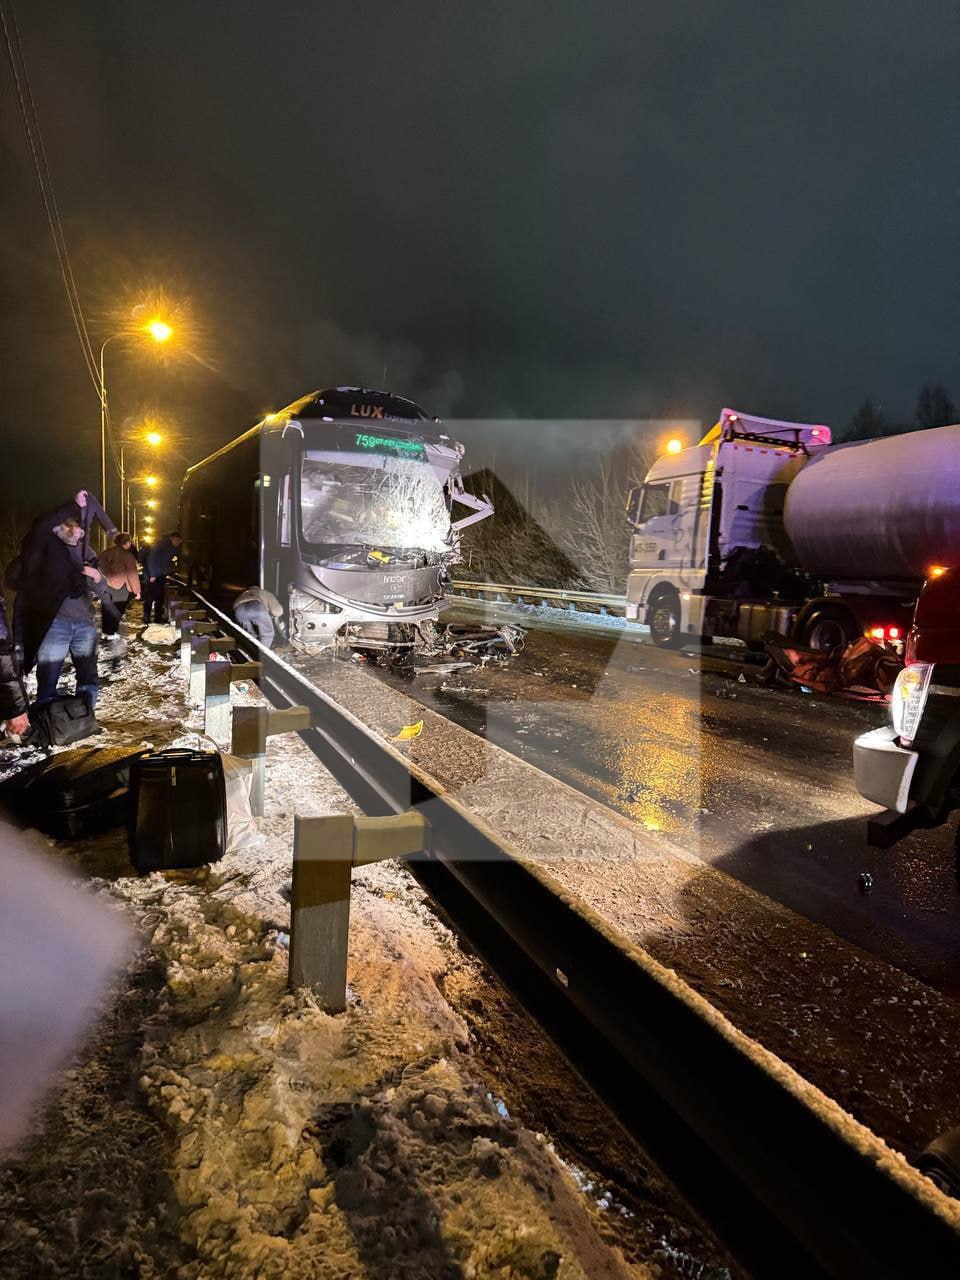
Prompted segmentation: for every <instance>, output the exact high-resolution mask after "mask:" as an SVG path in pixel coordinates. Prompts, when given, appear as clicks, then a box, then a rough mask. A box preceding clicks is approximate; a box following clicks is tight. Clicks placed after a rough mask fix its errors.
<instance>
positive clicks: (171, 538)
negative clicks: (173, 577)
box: [143, 529, 183, 622]
mask: <svg viewBox="0 0 960 1280" xmlns="http://www.w3.org/2000/svg"><path fill="white" fill-rule="evenodd" d="M182 542H183V539H182V538H181V537H180V534H179V532H178V531H177V530H176V529H174V531H173V532H172V533H168V534H167V536H166V537H165V538H161V540H160V541H159V542H157V543H154V545H153V546H151V547H148V548H147V550H146V553H145V554H144V557H143V576H144V579H145V581H144V587H143V620H144V622H162V621H163V600H164V591H165V590H166V586H167V574H168V573H169V572H170V571H171V569H172V568H173V562H174V560H176V559H177V555H178V553H179V550H180V546H181V544H182Z"/></svg>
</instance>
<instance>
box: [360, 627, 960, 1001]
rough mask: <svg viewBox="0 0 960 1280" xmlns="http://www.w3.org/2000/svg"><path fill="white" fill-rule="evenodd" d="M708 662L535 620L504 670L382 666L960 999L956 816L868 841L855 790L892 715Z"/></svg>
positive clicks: (539, 762)
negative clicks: (750, 679) (854, 758)
mask: <svg viewBox="0 0 960 1280" xmlns="http://www.w3.org/2000/svg"><path fill="white" fill-rule="evenodd" d="M469 616H470V619H471V620H475V619H476V618H477V617H478V614H477V612H476V611H471V612H470V615H469ZM487 616H488V618H490V617H493V616H495V615H493V614H492V613H490V612H488V613H487ZM455 617H456V615H455V614H447V615H446V618H447V619H449V620H453V619H454V618H455ZM512 620H513V621H516V619H515V618H514V619H512ZM707 665H709V663H706V662H705V663H703V664H702V665H701V660H700V659H699V657H697V656H695V655H694V654H692V653H687V654H684V653H669V652H664V651H661V650H658V649H656V648H654V647H653V646H652V645H650V644H648V643H643V644H639V643H637V642H636V641H635V640H628V639H625V638H623V637H622V636H617V635H615V634H610V633H600V634H598V633H597V632H595V631H588V630H586V629H585V628H577V629H576V630H568V629H566V628H556V627H554V629H549V627H544V628H541V627H540V626H537V627H536V628H531V629H530V630H529V631H528V633H527V640H526V647H525V649H524V651H523V653H522V654H520V655H519V656H518V657H515V658H512V659H511V660H510V661H509V662H508V663H504V664H503V665H489V666H487V667H485V668H472V669H470V670H467V671H455V672H451V673H447V674H437V673H426V674H420V675H417V676H414V677H412V678H411V677H404V676H401V675H397V674H394V673H390V672H386V671H380V672H379V674H380V676H381V678H383V679H384V680H386V681H387V682H388V683H390V684H391V685H394V686H395V687H397V688H401V689H403V690H404V691H405V692H406V693H408V694H410V695H411V696H413V697H415V698H417V699H418V700H420V701H421V702H423V703H425V704H426V705H428V706H430V707H432V708H433V709H434V710H436V711H438V712H439V713H440V714H442V715H445V716H447V717H448V718H449V719H451V720H454V721H456V722H457V723H458V724H460V725H461V726H463V727H464V728H466V729H469V730H471V731H473V732H475V733H479V734H482V735H483V736H485V737H486V738H487V739H488V740H490V741H492V742H495V743H496V744H497V745H498V746H501V747H503V748H504V749H505V750H508V751H511V752H513V753H514V754H516V755H518V756H520V757H522V758H523V759H524V760H527V761H529V762H530V763H531V764H534V765H536V766H538V767H539V768H541V769H543V770H544V771H545V772H547V773H550V774H553V775H554V776H555V777H558V778H560V779H562V780H563V781H564V782H567V783H569V784H570V785H571V786H574V787H577V788H578V789H579V790H581V791H584V792H587V793H588V794H590V795H592V796H594V797H596V798H597V799H599V800H601V801H603V803H605V804H607V805H609V806H610V807H611V808H613V809H616V810H618V811H619V812H621V813H623V814H626V815H627V816H628V817H630V818H631V819H633V820H634V821H635V822H637V823H638V824H639V825H640V826H642V827H644V828H646V830H647V831H649V832H650V833H651V839H658V838H666V839H669V840H670V841H671V843H672V844H674V845H678V846H680V847H681V848H682V849H684V850H685V851H686V852H687V853H689V854H692V855H694V856H696V857H697V858H700V859H702V860H703V861H704V862H707V863H709V864H710V865H712V866H714V867H716V868H718V869H720V870H723V871H725V872H727V873H728V874H730V875H731V876H733V877H735V878H736V879H738V880H740V881H742V882H744V883H746V884H748V885H750V886H752V887H753V888H754V889H757V890H759V891H760V892H762V893H764V894H766V895H768V896H769V897H771V898H774V899H776V900H777V901H778V902H781V903H783V904H784V905H785V906H788V907H790V908H792V909H793V910H795V911H797V912H799V913H800V914H802V915H804V916H806V917H807V918H808V919H810V920H814V921H817V922H818V923H820V924H823V925H826V926H827V927H828V928H830V929H832V930H833V931H834V932H835V933H837V934H839V935H840V936H841V937H843V938H846V939H847V940H848V941H851V942H853V943H856V944H857V945H859V946H861V947H863V948H864V949H865V950H867V951H869V952H871V953H872V954H874V955H878V956H880V957H881V958H883V959H885V960H887V961H889V962H891V963H893V964H895V965H897V966H898V967H900V968H902V969H904V970H906V971H907V972H910V973H912V974H914V975H915V976H917V977H920V978H921V979H923V980H924V981H926V982H928V983H930V984H931V985H933V986H936V987H937V988H939V989H940V990H942V991H945V992H947V993H948V994H951V995H960V893H958V885H957V879H956V875H955V869H954V853H953V829H952V827H944V828H940V829H939V830H936V831H927V832H917V833H915V834H914V835H912V836H909V837H907V838H906V839H905V840H903V841H901V843H900V844H899V845H897V846H895V847H894V848H893V849H890V850H875V849H870V848H868V847H867V843H866V827H865V818H866V815H867V814H869V813H871V812H873V811H874V809H873V806H871V805H870V804H868V803H867V802H866V801H864V800H863V799H862V798H861V797H860V796H859V794H858V793H857V791H856V788H855V787H854V783H853V771H852V763H851V749H852V742H853V739H854V738H855V737H856V735H857V734H858V733H860V732H862V731H863V730H864V729H866V728H872V727H874V726H876V725H878V724H882V723H884V722H885V720H886V710H885V708H883V707H882V706H877V705H874V704H863V703H850V702H845V701H843V700H839V699H831V698H826V697H820V696H809V695H804V694H801V693H799V692H792V691H784V692H781V691H779V690H767V689H762V688H755V687H752V686H751V685H748V684H743V683H738V682H736V680H735V679H734V678H732V677H730V676H726V675H722V674H717V673H715V672H710V671H707V670H704V669H703V667H705V666H707ZM865 871H866V872H869V873H870V874H871V875H872V877H873V888H872V890H870V891H868V892H863V891H862V889H861V886H860V877H861V873H863V872H865Z"/></svg>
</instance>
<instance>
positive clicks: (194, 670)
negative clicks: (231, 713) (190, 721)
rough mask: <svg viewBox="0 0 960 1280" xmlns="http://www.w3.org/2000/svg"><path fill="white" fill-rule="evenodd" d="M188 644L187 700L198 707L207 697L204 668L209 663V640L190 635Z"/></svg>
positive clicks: (205, 637)
mask: <svg viewBox="0 0 960 1280" xmlns="http://www.w3.org/2000/svg"><path fill="white" fill-rule="evenodd" d="M189 643H190V692H189V693H188V695H187V699H188V701H189V702H190V703H191V704H192V705H193V706H199V705H200V703H201V702H203V701H204V700H205V698H206V696H207V687H206V667H207V663H208V662H209V661H210V640H209V638H208V637H207V636H198V635H192V636H190V637H189ZM228 692H229V690H228Z"/></svg>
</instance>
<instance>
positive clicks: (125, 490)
mask: <svg viewBox="0 0 960 1280" xmlns="http://www.w3.org/2000/svg"><path fill="white" fill-rule="evenodd" d="M148 421H150V419H148ZM137 439H138V437H136V436H128V437H127V438H126V439H124V440H121V442H120V518H121V520H123V521H124V523H125V524H126V526H127V528H129V527H130V511H129V507H130V486H129V485H128V484H127V468H126V462H125V457H124V453H125V450H126V446H127V445H128V444H131V443H135V442H136V441H137ZM139 439H140V440H142V441H143V442H144V443H145V444H148V445H150V447H151V448H153V449H156V448H157V447H158V446H159V445H161V444H162V443H163V436H162V435H161V434H160V432H159V431H155V430H150V431H146V432H144V434H143V435H142V436H141V437H139ZM125 511H126V513H127V514H126V516H124V512H125Z"/></svg>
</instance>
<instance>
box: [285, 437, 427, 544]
mask: <svg viewBox="0 0 960 1280" xmlns="http://www.w3.org/2000/svg"><path fill="white" fill-rule="evenodd" d="M371 463H372V465H371ZM300 517H301V525H302V529H303V536H304V539H305V540H306V541H307V542H308V543H310V544H311V545H312V546H331V545H332V546H344V545H356V546H371V547H381V548H387V547H390V548H395V549H396V548H402V549H404V550H414V549H416V550H420V551H434V552H438V551H445V550H448V549H449V531H450V515H449V512H448V510H447V505H446V500H445V495H444V491H443V485H442V483H441V481H440V479H439V477H438V476H437V474H436V472H435V471H434V469H433V467H431V466H430V465H429V464H428V463H426V462H420V461H412V460H409V459H405V458H404V459H400V458H377V459H374V460H370V461H368V460H367V459H364V462H363V463H352V462H344V461H342V460H340V461H338V460H336V459H334V458H331V457H330V456H329V455H324V454H307V455H306V456H305V457H304V459H303V465H302V469H301V476H300Z"/></svg>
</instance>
